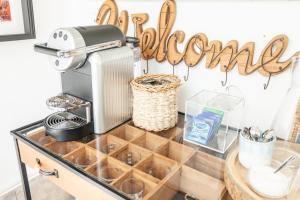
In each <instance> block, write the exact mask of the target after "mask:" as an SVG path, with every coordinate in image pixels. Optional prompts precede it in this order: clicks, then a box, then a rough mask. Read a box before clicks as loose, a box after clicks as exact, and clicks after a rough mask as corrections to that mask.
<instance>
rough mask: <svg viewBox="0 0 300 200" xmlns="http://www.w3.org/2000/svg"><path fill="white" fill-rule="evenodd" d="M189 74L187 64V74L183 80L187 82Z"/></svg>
mask: <svg viewBox="0 0 300 200" xmlns="http://www.w3.org/2000/svg"><path fill="white" fill-rule="evenodd" d="M189 76H190V66H189V65H188V66H187V74H186V76H184V77H183V78H184V81H185V82H187V81H188V80H189Z"/></svg>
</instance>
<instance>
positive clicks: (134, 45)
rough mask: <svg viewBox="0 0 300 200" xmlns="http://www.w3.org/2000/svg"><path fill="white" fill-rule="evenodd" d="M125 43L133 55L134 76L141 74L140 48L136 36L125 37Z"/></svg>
mask: <svg viewBox="0 0 300 200" xmlns="http://www.w3.org/2000/svg"><path fill="white" fill-rule="evenodd" d="M126 44H127V46H128V47H130V48H131V49H132V51H133V57H134V64H133V69H134V78H136V77H138V76H141V75H142V74H143V70H142V65H141V49H140V46H139V39H138V38H136V37H126Z"/></svg>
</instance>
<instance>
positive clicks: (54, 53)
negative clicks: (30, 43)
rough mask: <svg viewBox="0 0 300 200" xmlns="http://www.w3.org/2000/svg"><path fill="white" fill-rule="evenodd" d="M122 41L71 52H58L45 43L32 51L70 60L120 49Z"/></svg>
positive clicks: (58, 50)
mask: <svg viewBox="0 0 300 200" xmlns="http://www.w3.org/2000/svg"><path fill="white" fill-rule="evenodd" d="M121 46H122V41H121V40H116V41H111V42H105V43H101V44H95V45H92V46H87V47H80V48H76V49H72V50H60V49H54V48H50V47H48V44H47V43H40V44H35V45H34V49H35V51H37V52H39V53H43V54H46V55H49V56H55V57H57V58H70V57H75V56H79V55H83V54H88V53H93V52H96V51H101V50H105V49H110V48H114V47H121Z"/></svg>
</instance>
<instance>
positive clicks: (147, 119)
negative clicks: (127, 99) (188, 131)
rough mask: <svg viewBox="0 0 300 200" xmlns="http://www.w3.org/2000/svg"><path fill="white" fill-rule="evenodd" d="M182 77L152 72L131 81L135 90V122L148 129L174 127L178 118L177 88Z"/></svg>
mask: <svg viewBox="0 0 300 200" xmlns="http://www.w3.org/2000/svg"><path fill="white" fill-rule="evenodd" d="M179 85H180V79H179V78H178V77H177V76H175V75H167V74H151V75H144V76H140V77H137V78H136V79H134V80H133V81H132V82H131V87H132V91H133V116H132V118H133V123H134V125H135V126H137V127H140V128H143V129H146V130H148V131H155V132H158V131H162V130H166V129H169V128H172V127H174V126H175V125H176V123H177V120H178V112H177V88H178V87H179Z"/></svg>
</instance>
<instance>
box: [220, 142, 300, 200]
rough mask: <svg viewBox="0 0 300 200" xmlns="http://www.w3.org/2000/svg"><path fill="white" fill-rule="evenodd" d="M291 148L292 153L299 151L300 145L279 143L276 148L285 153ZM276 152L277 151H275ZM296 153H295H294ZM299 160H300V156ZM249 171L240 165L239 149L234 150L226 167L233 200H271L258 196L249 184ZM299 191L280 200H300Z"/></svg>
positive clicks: (226, 181) (227, 181)
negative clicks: (281, 149) (283, 150)
mask: <svg viewBox="0 0 300 200" xmlns="http://www.w3.org/2000/svg"><path fill="white" fill-rule="evenodd" d="M289 147H290V148H291V151H293V149H298V150H299V145H297V144H292V143H286V142H278V143H277V144H276V148H284V149H285V151H289ZM275 151H276V149H275ZM293 152H294V153H295V151H293ZM298 155H299V158H300V154H298ZM282 156H283V157H284V158H279V159H280V160H284V159H285V158H286V156H284V155H282ZM247 172H248V171H247V170H246V169H245V168H244V167H243V166H242V165H241V164H240V162H239V159H238V149H235V150H233V151H232V152H231V153H230V154H229V155H228V157H227V160H226V167H225V173H224V177H225V184H226V188H227V190H228V192H229V194H230V195H231V197H232V199H233V200H270V199H268V198H264V197H262V196H260V195H258V194H256V193H255V192H254V191H253V190H251V189H250V187H249V186H248V184H247ZM297 188H298V189H297V191H296V192H294V193H293V194H291V195H290V196H289V197H284V198H280V199H278V200H287V199H292V200H298V199H300V188H299V186H298V187H297Z"/></svg>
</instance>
